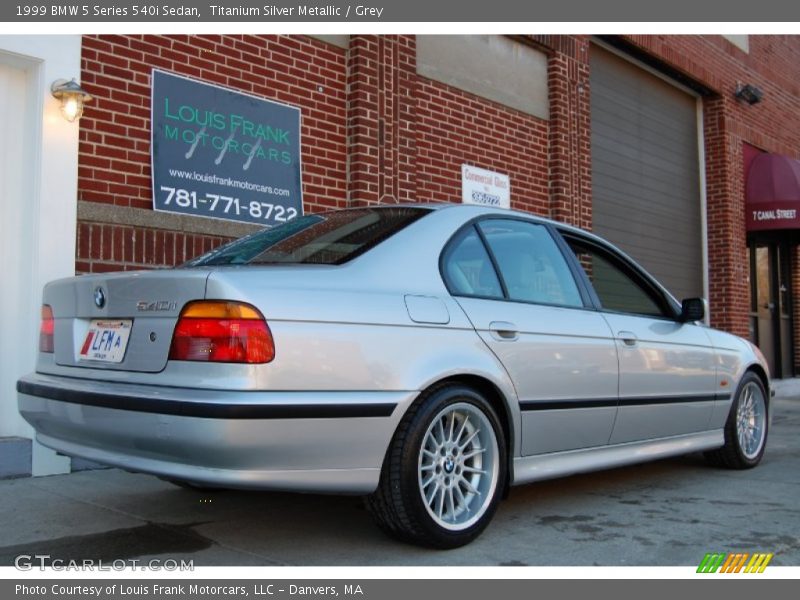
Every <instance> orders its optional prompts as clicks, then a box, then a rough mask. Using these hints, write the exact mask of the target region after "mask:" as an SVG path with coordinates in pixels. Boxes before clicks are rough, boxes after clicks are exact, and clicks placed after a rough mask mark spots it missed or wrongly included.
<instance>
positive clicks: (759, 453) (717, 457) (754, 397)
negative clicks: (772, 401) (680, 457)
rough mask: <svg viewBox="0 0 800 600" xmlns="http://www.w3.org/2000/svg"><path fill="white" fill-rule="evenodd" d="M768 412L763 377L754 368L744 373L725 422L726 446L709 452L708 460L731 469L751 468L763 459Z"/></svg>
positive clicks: (767, 427) (707, 454)
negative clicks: (753, 370)
mask: <svg viewBox="0 0 800 600" xmlns="http://www.w3.org/2000/svg"><path fill="white" fill-rule="evenodd" d="M768 411H769V404H768V402H767V392H766V390H765V389H764V384H763V383H762V381H761V378H759V377H758V375H756V374H755V373H753V372H752V371H750V372H747V373H745V375H744V377H742V380H741V382H739V387H738V388H737V390H736V395H735V397H734V399H733V404H732V405H731V411H730V414H729V415H728V421H727V422H726V424H725V445H724V446H723V447H722V448H720V449H718V450H714V451H712V452H707V453H706V458H707V459H708V460H709V462H711V463H712V464H714V465H717V466H721V467H727V468H729V469H749V468H752V467H755V466H756V465H757V464H758V463H759V462H761V458H762V457H763V456H764V449H765V448H766V445H767V433H768V429H769V412H768Z"/></svg>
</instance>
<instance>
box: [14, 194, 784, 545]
mask: <svg viewBox="0 0 800 600" xmlns="http://www.w3.org/2000/svg"><path fill="white" fill-rule="evenodd" d="M703 319H704V302H703V301H702V300H701V299H688V300H684V301H683V303H682V304H679V303H677V302H676V301H675V300H674V299H673V298H672V296H670V294H669V293H668V292H667V291H666V290H665V289H664V288H663V287H662V286H661V285H659V284H658V283H657V282H656V281H655V280H654V279H653V278H651V277H650V276H649V275H648V274H647V273H645V272H644V271H643V270H642V269H641V268H640V267H639V266H637V265H636V263H634V262H633V261H632V260H631V259H630V258H628V257H627V256H625V255H624V254H622V253H621V252H620V251H618V250H616V249H615V248H614V247H612V246H611V245H609V244H608V243H606V242H604V241H603V240H601V239H599V238H598V237H596V236H594V235H591V234H589V233H585V232H583V231H580V230H578V229H575V228H572V227H568V226H565V225H562V224H559V223H555V222H552V221H548V220H545V219H540V218H536V217H533V216H531V215H528V214H523V213H517V212H512V211H506V210H495V209H489V208H483V207H477V206H455V205H440V206H423V205H419V206H392V207H370V208H357V209H350V210H342V211H335V212H329V213H324V214H314V215H307V216H303V217H299V218H297V219H294V220H292V221H290V222H288V223H286V224H285V225H283V226H280V227H277V228H274V229H269V230H264V231H260V232H258V233H255V234H253V235H250V236H248V237H245V238H242V239H240V240H238V241H235V242H232V243H230V244H228V245H226V246H222V247H221V248H218V249H216V250H214V251H212V252H210V253H208V254H206V255H204V256H201V257H199V258H197V259H195V260H193V261H191V262H190V263H188V264H186V265H184V266H182V267H180V268H176V269H168V270H158V271H146V272H136V273H118V274H102V275H91V276H83V277H76V278H71V279H64V280H60V281H55V282H52V283H50V284H48V285H47V286H46V288H45V290H44V305H43V307H42V324H41V339H40V353H39V356H38V363H37V368H36V372H35V373H33V374H31V375H29V376H26V377H24V378H22V379H21V380H20V381H19V382H18V385H17V389H18V392H19V409H20V412H21V413H22V415H23V416H24V417H25V419H27V421H28V422H29V423H31V425H33V427H34V428H35V429H36V432H37V434H36V435H37V439H38V440H39V441H40V442H41V443H42V444H44V445H45V446H49V447H50V448H53V449H55V450H57V451H58V452H61V453H63V454H66V455H70V456H80V457H84V458H87V459H91V460H94V461H98V462H101V463H106V464H109V465H115V466H118V467H121V468H123V469H128V470H131V471H138V472H144V473H152V474H154V475H158V476H161V477H164V478H168V479H171V480H174V481H177V482H183V483H186V484H191V485H200V486H218V487H230V488H247V489H264V490H295V491H315V492H337V493H353V494H363V495H366V496H367V505H368V506H369V508H370V510H371V512H372V513H373V515H374V516H375V518H376V520H377V522H378V524H379V525H380V526H381V527H382V528H383V529H384V530H386V531H387V532H389V533H390V534H392V535H394V536H396V537H399V538H401V539H404V540H408V541H411V542H414V543H419V544H425V545H431V546H436V547H454V546H459V545H462V544H465V543H468V542H469V541H471V540H472V539H474V538H475V537H476V536H477V535H478V534H479V533H480V532H481V531H482V530H483V529H484V528H485V527H486V525H487V523H488V522H489V521H490V519H491V518H492V515H493V514H494V512H495V510H496V508H497V504H498V502H499V500H500V498H501V497H502V496H503V493H504V491H505V490H506V488H507V487H508V486H510V485H516V484H521V483H526V482H530V481H535V480H540V479H545V478H550V477H557V476H561V475H566V474H571V473H576V472H580V471H589V470H592V469H599V468H607V467H613V466H617V465H623V464H628V463H633V462H637V461H643V460H650V459H656V458H661V457H666V456H671V455H676V454H681V453H687V452H694V451H703V452H705V453H706V455H707V456H708V458H709V460H710V461H711V462H712V463H715V464H717V465H721V466H725V467H731V468H747V467H753V466H755V465H756V464H758V462H759V461H760V460H761V457H762V455H763V454H764V447H765V443H766V440H767V431H768V427H769V421H770V418H769V402H770V384H769V378H768V373H767V367H766V366H765V362H764V360H763V357H762V356H761V354H760V353H759V352H758V350H757V349H756V348H755V347H754V346H752V345H751V344H750V343H748V342H746V341H745V340H743V339H740V338H738V337H735V336H733V335H729V334H726V333H722V332H720V331H716V330H714V329H710V328H708V327H705V326H704V325H702V323H701V322H702V320H703Z"/></svg>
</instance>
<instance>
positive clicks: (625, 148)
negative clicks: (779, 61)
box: [590, 45, 704, 300]
mask: <svg viewBox="0 0 800 600" xmlns="http://www.w3.org/2000/svg"><path fill="white" fill-rule="evenodd" d="M590 69H591V80H590V81H591V117H592V195H593V206H592V221H593V230H594V231H595V232H596V233H597V234H598V235H601V236H603V237H605V238H607V239H608V240H610V241H612V242H613V243H615V244H617V245H618V246H619V247H620V248H622V249H623V250H624V251H625V252H627V253H628V254H630V255H631V256H633V257H634V258H635V259H636V260H637V261H638V262H639V263H640V264H642V265H643V266H644V267H645V268H646V269H647V270H648V271H649V272H650V273H652V274H653V275H654V276H655V277H656V278H657V279H659V280H660V281H661V283H663V284H664V285H665V286H666V287H667V288H668V289H669V290H670V291H671V292H672V293H673V294H674V295H675V296H676V297H677V298H678V299H679V300H680V299H681V298H688V297H697V296H703V295H704V293H703V269H704V265H703V232H702V226H703V225H702V215H701V211H702V203H701V194H700V161H699V155H698V135H697V100H696V98H695V97H694V96H692V95H690V94H688V93H686V92H684V91H683V90H681V89H679V88H678V87H676V86H674V85H671V84H670V83H668V82H666V81H664V80H663V79H661V78H660V77H658V76H656V75H654V74H652V73H650V72H649V71H647V70H645V69H643V68H640V67H639V66H637V65H635V64H633V63H632V62H630V61H628V60H625V59H623V58H621V57H619V56H617V55H615V54H613V53H611V52H609V51H607V50H605V49H603V48H601V47H599V46H597V45H592V47H591V57H590Z"/></svg>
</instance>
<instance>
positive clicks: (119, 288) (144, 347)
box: [44, 269, 211, 373]
mask: <svg viewBox="0 0 800 600" xmlns="http://www.w3.org/2000/svg"><path fill="white" fill-rule="evenodd" d="M210 273H211V270H210V269H174V270H173V269H168V270H163V271H136V272H130V273H113V274H112V273H110V274H98V275H84V276H81V277H73V278H69V279H61V280H59V281H54V282H52V283H49V284H48V285H47V286H45V289H44V303H45V304H49V305H50V306H51V307H52V309H53V315H54V317H55V331H54V341H55V362H56V364H58V365H61V366H68V367H84V368H92V369H109V370H118V371H138V372H144V373H155V372H158V371H161V370H163V369H164V367H165V366H166V364H167V358H168V356H169V349H170V344H171V342H172V332H173V330H174V328H175V324H176V322H177V320H178V315H179V314H180V312H181V309H182V308H183V306H184V305H185V304H186V303H187V302H189V301H191V300H202V299H204V298H205V294H206V280H207V279H208V276H209V274H210ZM120 324H123V325H122V327H121V329H124V330H126V333H127V343H126V344H125V347H124V348H121V351H119V352H118V355H116V356H115V355H114V353H111V354H110V355H108V356H107V357H106V359H105V360H103V359H97V358H92V357H90V356H87V355H86V354H85V351H86V350H87V348H88V347H91V346H92V345H93V344H94V345H95V346H100V345H101V343H100V342H101V340H100V337H101V336H100V335H99V333H98V332H101V331H103V330H104V329H106V328H113V327H114V326H119V325H120ZM90 331H91V332H92V336H91V337H89V336H90ZM114 340H115V341H116V338H114ZM123 342H124V340H123ZM82 351H84V354H82ZM123 351H124V352H123ZM89 354H90V355H92V354H93V353H91V352H89ZM94 356H97V354H94ZM112 361H117V362H112Z"/></svg>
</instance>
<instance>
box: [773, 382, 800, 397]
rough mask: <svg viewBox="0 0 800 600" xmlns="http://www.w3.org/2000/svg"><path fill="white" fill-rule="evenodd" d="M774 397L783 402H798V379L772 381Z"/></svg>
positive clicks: (799, 390) (799, 385) (799, 391)
mask: <svg viewBox="0 0 800 600" xmlns="http://www.w3.org/2000/svg"><path fill="white" fill-rule="evenodd" d="M772 388H773V389H774V390H775V397H776V398H782V399H784V400H800V377H794V378H792V379H773V380H772Z"/></svg>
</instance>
